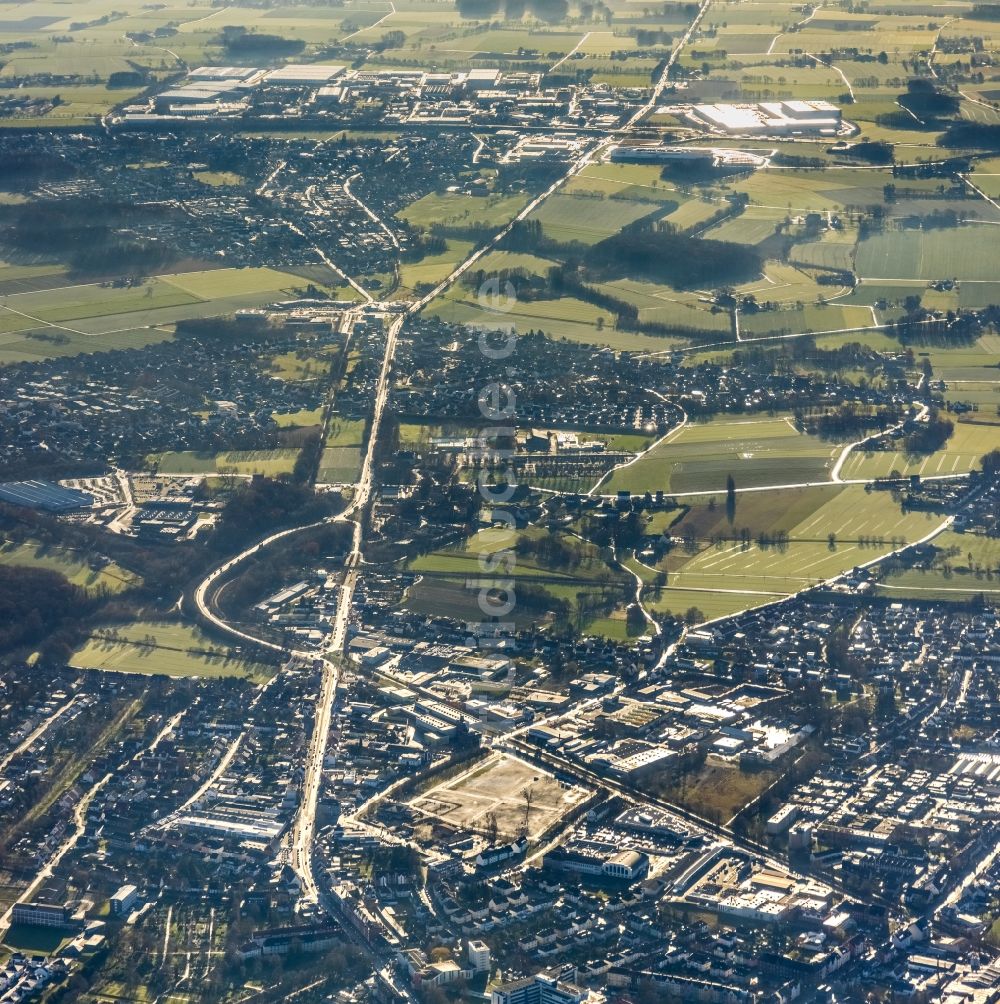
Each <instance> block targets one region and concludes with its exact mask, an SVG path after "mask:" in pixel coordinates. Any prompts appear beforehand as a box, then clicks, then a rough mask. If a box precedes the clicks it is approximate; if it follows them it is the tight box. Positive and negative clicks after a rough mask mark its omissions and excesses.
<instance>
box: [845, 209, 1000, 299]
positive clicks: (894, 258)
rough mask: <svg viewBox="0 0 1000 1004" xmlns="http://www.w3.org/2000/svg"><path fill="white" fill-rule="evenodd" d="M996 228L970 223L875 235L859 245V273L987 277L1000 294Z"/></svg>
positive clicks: (875, 276) (881, 276) (982, 279)
mask: <svg viewBox="0 0 1000 1004" xmlns="http://www.w3.org/2000/svg"><path fill="white" fill-rule="evenodd" d="M998 231H1000V228H998V227H995V226H985V225H978V226H977V225H970V226H965V227H954V228H951V229H941V230H902V231H892V232H890V233H883V234H876V235H875V236H874V237H869V238H868V239H867V240H864V241H862V242H861V243H860V244H859V245H858V253H857V268H858V273H859V274H860V275H862V276H864V277H866V278H872V279H877V280H887V279H952V278H954V279H960V280H974V281H977V282H989V283H991V284H993V285H992V289H993V295H994V296H996V295H998V294H1000V278H998V277H997V270H996V261H997V255H998V254H1000V232H998Z"/></svg>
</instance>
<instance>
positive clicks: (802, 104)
mask: <svg viewBox="0 0 1000 1004" xmlns="http://www.w3.org/2000/svg"><path fill="white" fill-rule="evenodd" d="M686 117H687V119H688V120H689V121H690V122H692V123H694V124H695V125H697V126H698V127H699V128H702V129H704V128H708V129H710V130H712V131H713V132H722V133H726V134H727V135H730V136H741V135H764V136H795V135H812V136H834V135H836V134H837V133H838V132H839V131H840V128H841V125H842V120H841V113H840V109H839V108H838V107H837V106H836V105H834V104H832V103H831V102H829V101H765V102H763V103H762V104H714V105H694V106H693V107H692V108H691V109H690V110H689V111H688V112H687V115H686Z"/></svg>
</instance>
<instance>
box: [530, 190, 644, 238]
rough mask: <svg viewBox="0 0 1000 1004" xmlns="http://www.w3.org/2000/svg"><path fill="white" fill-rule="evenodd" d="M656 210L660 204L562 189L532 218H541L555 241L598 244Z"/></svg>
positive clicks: (547, 232)
mask: <svg viewBox="0 0 1000 1004" xmlns="http://www.w3.org/2000/svg"><path fill="white" fill-rule="evenodd" d="M656 211H657V206H656V205H650V204H649V203H648V202H633V201H631V200H629V199H609V198H605V197H604V193H603V192H588V191H579V190H578V191H577V192H576V193H575V194H574V193H573V192H572V191H560V192H556V194H555V195H552V196H550V197H549V198H548V199H546V200H545V202H543V203H542V204H541V206H539V208H538V209H537V210H535V212H534V213H532V214H531V217H530V219H533V220H538V221H539V222H540V223H541V224H542V229H543V231H544V232H545V236H546V237H548V238H550V239H551V240H555V241H559V242H561V243H571V242H573V241H578V242H579V243H581V244H596V243H597V242H598V241H602V240H604V238H605V237H610V236H611V235H612V234H616V233H618V231H619V230H621V228H622V227H624V226H628V224H629V223H634V222H635V221H636V220H638V219H640V218H641V217H643V216H648V215H649V214H650V213H651V212H656Z"/></svg>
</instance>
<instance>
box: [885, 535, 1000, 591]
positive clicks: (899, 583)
mask: <svg viewBox="0 0 1000 1004" xmlns="http://www.w3.org/2000/svg"><path fill="white" fill-rule="evenodd" d="M932 546H933V557H932V559H931V560H930V561H929V562H926V563H921V565H920V567H916V568H906V569H896V568H892V569H886V570H884V571H883V575H882V576H881V580H880V582H879V587H878V589H879V592H880V593H883V594H884V595H887V596H891V597H897V598H899V599H904V598H907V597H913V598H916V599H921V598H924V599H944V600H947V599H952V600H958V601H961V600H967V599H969V598H970V597H973V596H977V595H979V594H980V593H982V594H984V595H986V596H988V597H991V598H994V599H995V598H1000V540H996V539H993V538H990V537H980V536H977V535H975V534H971V533H956V532H955V531H952V530H947V531H945V532H944V533H942V534H941V535H940V536H939V537H935V539H934V542H933V545H932Z"/></svg>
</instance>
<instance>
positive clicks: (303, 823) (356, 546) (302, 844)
mask: <svg viewBox="0 0 1000 1004" xmlns="http://www.w3.org/2000/svg"><path fill="white" fill-rule="evenodd" d="M710 2H711V0H703V2H702V3H701V5H700V6H699V8H698V11H697V13H696V14H695V16H694V18H693V19H692V21H691V23H690V25H689V26H688V29H687V31H685V33H684V35H683V36H682V37H681V39H680V40H679V41H678V43H677V45H676V47H675V48H674V50H673V51H672V53H671V55H670V57H669V58H668V60H667V61H666V62H665V63H664V66H663V69H662V71H661V73H660V76H659V78H658V80H657V82H656V84H655V86H654V87H653V90H652V91H651V93H650V97H649V100H648V101H647V102H646V103H645V104H643V105H642V106H641V107H640V108H638V109H637V110H636V112H635V113H634V114H633V115H632V117H631V118H630V119H629V120H628V122H627V123H626V124H625V125H624V126H623V127H622V128H621V129H620V130H618V132H617V133H616V134H614V135H613V136H612V137H610V138H606V139H604V140H601V141H599V142H598V143H596V144H590V145H588V147H587V149H586V150H585V151H584V152H583V153H581V154H580V156H579V157H577V158H576V159H575V160H574V161H573V162H572V163H570V165H569V166H568V167H567V169H566V171H565V172H563V174H562V175H561V176H560V177H559V179H558V180H556V181H555V182H554V183H553V184H552V185H550V186H549V187H548V188H547V189H546V190H545V191H543V192H542V193H541V194H539V195H537V196H535V197H534V198H533V199H532V200H531V201H530V202H528V204H527V205H526V206H525V207H524V208H523V209H522V210H521V211H520V212H519V213H518V214H517V215H516V216H515V217H514V219H512V220H511V221H510V222H509V223H507V224H506V225H505V226H504V227H502V228H501V229H500V230H499V232H498V233H497V234H496V235H495V236H494V237H493V238H492V239H491V240H490V241H488V242H486V243H485V244H484V245H482V246H481V247H480V248H478V249H477V250H475V251H474V252H473V253H472V254H471V255H469V256H468V257H467V258H466V259H465V260H464V261H462V262H461V263H460V264H458V265H457V266H456V267H455V269H453V271H452V272H451V273H450V274H449V275H448V276H447V277H446V278H445V279H443V280H442V281H441V282H440V283H438V285H437V286H435V287H434V288H433V289H432V290H431V291H430V292H429V293H427V294H426V295H425V296H423V297H422V298H421V299H419V300H415V301H412V302H410V303H409V304H408V305H407V306H406V309H405V311H402V312H400V313H398V314H394V315H393V314H390V315H388V316H390V317H391V320H390V321H389V324H388V327H387V331H386V342H385V350H384V353H383V356H382V366H381V369H380V371H379V377H378V382H377V384H376V389H375V398H374V404H373V410H372V421H371V428H370V431H369V436H368V443H367V447H366V450H365V455H364V460H363V463H362V467H361V474H360V477H359V479H358V482H357V484H356V485H355V487H354V492H353V495H352V498H351V502H350V504H349V505H348V507H347V508H346V509H345V510H344V511H343V512H342V513H340V514H339V515H337V516H335V517H329V518H328V519H327V520H323V521H319V522H318V523H313V524H309V525H308V526H318V525H321V523H323V522H332V521H350V522H352V523H353V537H352V546H351V550H350V552H349V553H348V555H347V558H346V561H345V568H344V576H343V581H342V583H341V586H340V592H339V595H338V598H337V610H336V614H335V616H334V620H333V624H332V625H331V631H330V635H329V639H328V643H327V646H326V650H325V652H324V654H323V656H322V660H321V661H322V678H321V682H320V689H319V695H318V697H317V699H316V712H315V717H314V722H313V729H312V733H311V736H310V739H309V745H308V752H307V754H306V762H305V764H304V777H303V782H302V791H301V798H300V801H299V807H298V811H297V813H296V816H295V820H294V822H293V824H292V828H291V833H290V836H289V850H290V858H291V864H292V867H293V869H294V871H295V873H296V875H297V877H298V879H299V883H300V885H301V888H302V894H303V900H304V901H305V902H311V903H316V902H317V901H318V899H319V885H318V883H317V881H316V874H315V869H314V859H313V843H314V836H315V828H316V812H317V808H318V806H319V796H320V791H321V788H322V782H323V767H324V762H325V759H326V754H327V746H328V743H329V738H330V726H331V721H332V718H333V709H334V705H335V698H336V693H337V687H338V685H339V682H340V676H341V669H342V664H343V659H344V648H345V645H346V642H347V627H348V623H349V620H350V613H351V604H352V600H353V595H354V590H355V587H356V585H357V581H358V575H359V569H360V565H361V561H362V546H363V541H364V526H365V519H366V513H367V509H368V505H369V502H370V499H371V492H372V485H373V480H374V465H375V457H376V454H377V450H378V444H379V435H380V432H381V428H382V416H383V414H384V411H385V405H386V401H387V400H388V397H389V391H390V386H391V377H392V367H393V362H394V359H395V355H396V346H397V340H398V336H399V332H400V329H401V328H402V326H403V324H404V322H405V320H406V318H407V317H410V316H413V315H415V314H417V313H419V312H420V311H421V310H423V309H424V307H426V306H427V305H428V304H429V303H430V302H431V301H432V300H433V299H435V298H436V297H437V296H439V295H440V294H441V293H443V292H444V291H445V290H447V289H448V288H450V287H451V285H452V284H453V283H455V282H456V281H457V280H458V279H460V278H461V276H462V275H464V274H465V273H466V272H467V271H468V270H469V269H470V268H472V267H473V266H474V265H475V264H476V262H477V261H479V260H480V259H481V258H482V257H483V256H484V255H486V254H488V253H489V252H490V251H491V250H493V249H494V248H495V247H496V246H497V245H498V244H499V243H500V242H501V241H502V240H503V239H504V238H505V237H506V236H507V235H508V234H509V233H510V232H511V231H512V230H513V229H514V227H515V226H516V225H517V224H518V223H520V222H521V221H522V220H524V219H526V218H527V217H528V216H530V215H531V214H532V213H533V212H534V211H535V210H536V209H537V208H538V207H539V206H540V205H541V204H542V203H543V202H544V201H545V200H546V199H548V198H549V197H550V196H551V195H553V194H554V193H555V192H557V191H558V190H559V189H560V188H561V187H562V186H563V185H565V184H566V182H568V181H569V180H570V179H571V178H573V177H574V176H575V175H577V174H578V173H579V172H580V171H582V170H583V169H584V168H585V167H587V165H589V164H591V163H593V161H594V158H595V157H596V156H597V154H598V153H600V152H601V151H602V150H604V149H605V148H606V147H607V146H608V144H609V143H610V142H613V141H614V140H616V139H623V138H625V137H626V136H627V135H628V134H629V133H631V132H632V131H633V130H634V129H635V128H636V127H637V126H638V125H639V124H640V123H641V122H642V120H643V119H644V118H645V117H646V115H648V114H649V113H650V112H651V111H652V110H653V109H655V107H656V104H657V102H658V101H659V99H660V96H661V95H662V93H663V90H664V88H665V87H666V85H667V82H668V79H669V73H670V69H671V67H672V66H673V65H674V63H675V61H676V60H677V58H678V56H679V55H680V53H681V52H682V50H683V49H684V47H685V45H687V43H688V41H689V40H690V38H691V36H692V35H693V33H694V31H695V29H696V28H697V26H698V24H699V22H700V21H701V19H702V17H703V16H704V13H705V11H706V10H707V9H708V6H709V3H710ZM278 170H280V166H279V169H278ZM278 170H276V171H275V174H277V173H278ZM272 178H273V176H272ZM269 180H271V179H269ZM265 187H266V186H265ZM324 260H327V259H326V256H324ZM338 271H339V269H338ZM352 285H353V283H352ZM366 299H368V300H369V301H370V297H367V295H366ZM367 306H369V308H370V306H371V304H370V302H369V304H368V305H367ZM397 309H398V308H397ZM307 528H308V527H296V528H292V529H286V530H281V531H278V532H276V533H274V534H271V535H269V536H268V537H266V538H264V539H263V540H261V541H258V542H257V543H255V544H253V545H252V546H250V547H248V548H247V549H246V550H244V551H243V552H241V553H240V554H238V555H236V556H235V557H233V558H230V559H229V560H228V561H226V562H225V563H223V564H222V565H220V566H219V567H218V568H216V569H214V570H213V571H212V572H211V573H209V575H207V576H206V577H205V579H203V580H202V581H201V582H200V583H199V585H198V586H197V588H196V589H195V591H194V593H193V600H194V605H195V607H196V609H197V611H198V613H199V615H200V616H201V617H202V618H203V619H204V620H205V621H206V622H208V623H209V624H211V625H212V626H213V627H215V628H217V629H218V630H221V631H224V632H226V633H227V634H229V635H231V636H233V637H236V638H238V639H240V640H243V641H247V642H252V643H254V644H259V645H265V646H266V647H269V648H273V649H275V650H279V651H284V649H283V648H282V646H280V645H277V644H275V643H273V642H265V641H262V640H261V639H259V638H257V637H256V636H254V635H251V634H249V633H248V632H245V631H243V630H242V629H240V628H239V627H237V626H236V625H233V624H230V623H229V622H228V621H226V620H225V618H224V617H223V616H222V614H221V613H220V612H219V611H218V610H216V609H215V608H214V604H213V602H212V595H213V593H214V591H215V589H216V588H217V586H218V585H220V584H221V580H223V579H224V578H225V577H227V576H228V575H229V574H230V573H232V572H233V571H234V570H235V569H236V567H237V566H239V565H240V564H242V563H243V562H244V561H245V560H246V559H247V558H249V557H251V556H252V555H254V554H257V553H258V552H260V551H262V550H264V549H266V548H269V547H271V546H273V545H275V544H277V543H279V542H280V541H281V540H282V539H283V538H285V537H287V536H289V535H290V534H292V533H297V532H299V531H300V530H303V529H307ZM292 655H299V656H303V657H309V656H308V654H307V653H304V652H302V653H297V652H293V653H292Z"/></svg>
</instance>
